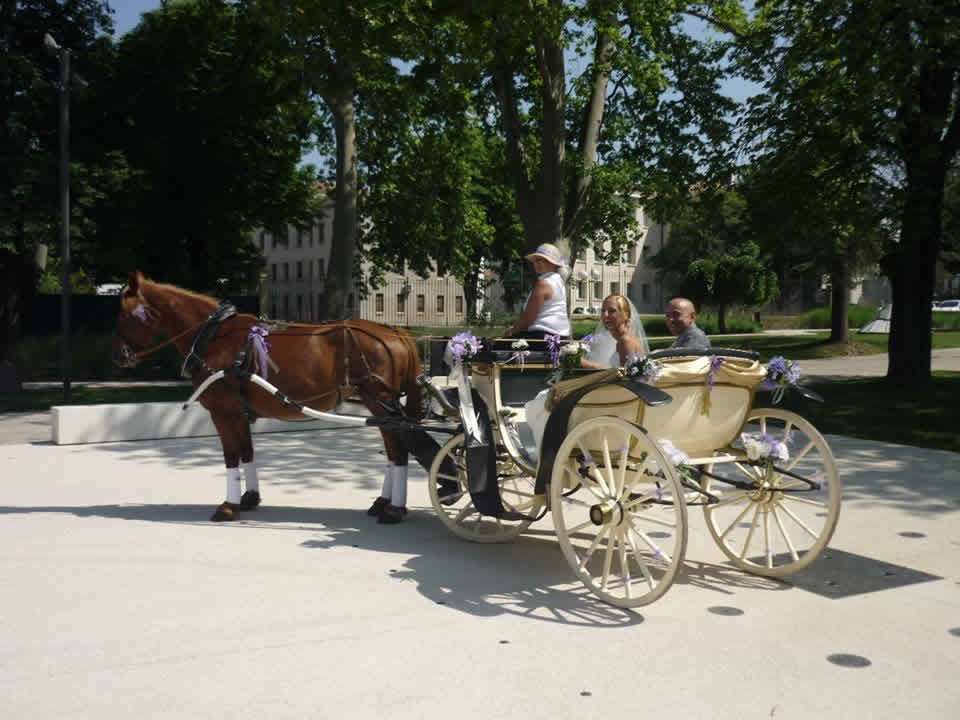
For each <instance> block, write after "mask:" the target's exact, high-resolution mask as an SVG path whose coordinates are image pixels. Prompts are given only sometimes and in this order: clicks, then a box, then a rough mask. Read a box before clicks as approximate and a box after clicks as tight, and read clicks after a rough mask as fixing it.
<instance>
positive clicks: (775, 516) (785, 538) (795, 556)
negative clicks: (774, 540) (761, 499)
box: [773, 507, 800, 562]
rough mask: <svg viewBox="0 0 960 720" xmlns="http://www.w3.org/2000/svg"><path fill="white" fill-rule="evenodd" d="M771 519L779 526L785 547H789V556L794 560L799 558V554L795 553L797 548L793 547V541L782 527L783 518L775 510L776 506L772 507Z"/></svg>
mask: <svg viewBox="0 0 960 720" xmlns="http://www.w3.org/2000/svg"><path fill="white" fill-rule="evenodd" d="M773 519H774V520H776V521H777V527H778V528H780V535H781V536H782V537H783V541H784V542H785V543H786V544H787V547H788V548H790V557H792V558H793V561H794V562H796V561H797V560H799V559H800V555H799V554H797V549H796V548H795V547H793V543H792V542H791V541H790V536H789V535H788V534H787V529H786V528H785V527H783V520H781V519H780V513H778V512H777V508H776V507H774V508H773Z"/></svg>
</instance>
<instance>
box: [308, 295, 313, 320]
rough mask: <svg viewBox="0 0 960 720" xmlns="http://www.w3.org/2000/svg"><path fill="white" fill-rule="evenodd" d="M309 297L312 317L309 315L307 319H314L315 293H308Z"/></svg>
mask: <svg viewBox="0 0 960 720" xmlns="http://www.w3.org/2000/svg"><path fill="white" fill-rule="evenodd" d="M307 297H309V298H310V317H308V318H307V319H308V320H313V319H314V314H313V295H308V296H307Z"/></svg>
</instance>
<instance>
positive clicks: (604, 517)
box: [590, 500, 623, 525]
mask: <svg viewBox="0 0 960 720" xmlns="http://www.w3.org/2000/svg"><path fill="white" fill-rule="evenodd" d="M590 522H592V523H593V524H594V525H619V524H620V523H622V522H623V506H622V505H621V504H620V503H619V502H617V501H615V500H606V501H604V502H602V503H597V504H596V505H593V506H591V508H590Z"/></svg>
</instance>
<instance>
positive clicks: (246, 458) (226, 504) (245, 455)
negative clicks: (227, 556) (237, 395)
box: [210, 412, 260, 522]
mask: <svg viewBox="0 0 960 720" xmlns="http://www.w3.org/2000/svg"><path fill="white" fill-rule="evenodd" d="M211 419H212V420H213V424H214V426H215V427H216V428H217V434H218V435H219V436H220V444H221V445H222V446H223V462H224V465H226V468H227V497H226V500H224V501H223V502H222V503H220V505H219V506H218V507H217V509H216V510H215V511H214V513H213V515H212V516H211V517H210V519H211V520H213V521H214V522H224V521H229V520H236V519H237V513H238V512H240V511H242V510H253V509H254V508H256V507H257V505H259V504H260V486H259V481H258V478H257V466H256V464H255V463H254V461H253V440H252V438H251V436H250V424H249V423H248V422H247V418H246V417H245V416H244V414H243V413H242V412H239V413H211ZM241 465H242V467H243V476H244V478H243V479H244V480H245V481H246V485H247V491H246V492H245V493H243V494H242V495H241V494H240V493H241V479H240V469H241Z"/></svg>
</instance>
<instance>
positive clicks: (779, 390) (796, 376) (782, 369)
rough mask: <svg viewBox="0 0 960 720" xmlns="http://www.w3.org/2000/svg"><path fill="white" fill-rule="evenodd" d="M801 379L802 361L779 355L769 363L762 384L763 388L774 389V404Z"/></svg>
mask: <svg viewBox="0 0 960 720" xmlns="http://www.w3.org/2000/svg"><path fill="white" fill-rule="evenodd" d="M799 381H800V363H798V362H796V361H794V360H787V359H786V358H783V357H781V356H780V355H777V356H775V357H772V358H770V362H768V363H767V377H766V378H764V380H763V382H762V383H761V384H760V389H761V390H772V391H773V398H772V402H773V404H774V405H776V404H777V403H779V402H780V400H782V399H783V394H784V392H786V390H787V388H788V387H789V386H791V385H796V384H797V383H798V382H799Z"/></svg>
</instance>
